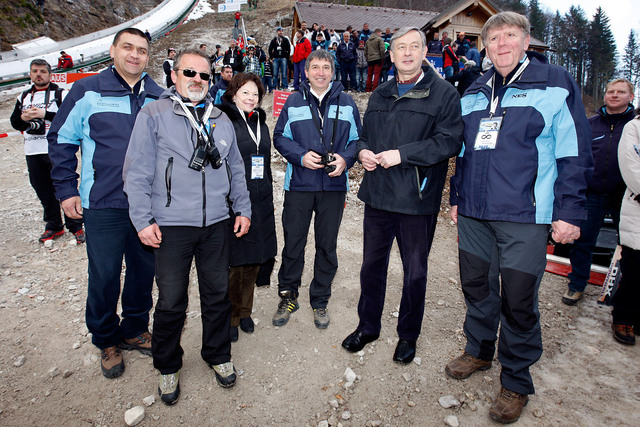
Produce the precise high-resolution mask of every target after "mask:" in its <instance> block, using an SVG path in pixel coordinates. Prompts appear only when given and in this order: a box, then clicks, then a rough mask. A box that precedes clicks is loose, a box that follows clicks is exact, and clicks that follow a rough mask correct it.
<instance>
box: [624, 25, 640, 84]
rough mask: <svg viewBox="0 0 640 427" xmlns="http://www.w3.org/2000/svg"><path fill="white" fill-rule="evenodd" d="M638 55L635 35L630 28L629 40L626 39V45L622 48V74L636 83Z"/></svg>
mask: <svg viewBox="0 0 640 427" xmlns="http://www.w3.org/2000/svg"><path fill="white" fill-rule="evenodd" d="M638 55H640V53H638V43H637V42H636V35H635V33H634V32H633V30H631V31H629V40H628V41H627V46H626V47H625V48H624V56H623V57H622V76H623V77H624V78H626V79H628V80H629V81H630V82H634V83H637V79H638V76H637V74H636V72H637V63H638Z"/></svg>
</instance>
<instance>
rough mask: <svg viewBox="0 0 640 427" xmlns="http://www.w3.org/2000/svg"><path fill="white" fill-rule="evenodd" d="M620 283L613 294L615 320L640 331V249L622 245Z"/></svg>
mask: <svg viewBox="0 0 640 427" xmlns="http://www.w3.org/2000/svg"><path fill="white" fill-rule="evenodd" d="M620 272H621V274H622V277H621V278H620V285H619V286H618V290H617V291H616V293H615V294H614V295H613V301H612V303H611V305H613V311H612V315H613V321H614V323H620V324H624V325H631V326H633V327H634V329H635V332H636V333H638V332H640V313H639V311H640V251H639V250H635V249H632V248H630V247H628V246H622V257H621V258H620Z"/></svg>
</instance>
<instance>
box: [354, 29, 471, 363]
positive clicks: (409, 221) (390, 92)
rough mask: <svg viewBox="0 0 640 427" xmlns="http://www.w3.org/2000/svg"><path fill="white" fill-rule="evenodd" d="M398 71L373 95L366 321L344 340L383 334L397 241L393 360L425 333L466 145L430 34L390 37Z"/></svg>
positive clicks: (408, 354) (406, 356)
mask: <svg viewBox="0 0 640 427" xmlns="http://www.w3.org/2000/svg"><path fill="white" fill-rule="evenodd" d="M390 50H391V59H392V61H393V63H394V65H395V67H396V70H397V73H396V77H395V78H394V79H393V80H390V81H388V82H386V83H384V84H383V85H382V86H380V87H379V88H378V89H377V90H376V91H375V92H374V93H373V95H371V99H370V100H369V106H368V108H367V112H366V113H365V115H364V126H363V130H362V136H361V137H360V140H359V141H358V158H359V159H360V161H361V162H362V165H363V166H364V168H365V170H366V172H365V174H364V179H363V180H362V185H361V187H360V191H359V192H358V198H359V199H360V200H362V201H363V202H364V203H365V210H364V223H363V229H364V245H363V260H362V268H361V269H360V288H361V293H360V301H359V303H358V316H359V317H360V322H359V323H358V327H357V329H356V330H355V332H353V333H352V334H351V335H349V336H348V337H347V338H345V340H344V341H343V342H342V346H343V347H344V348H345V349H347V350H348V351H351V352H357V351H360V350H362V348H363V347H364V346H365V345H366V344H367V343H369V342H371V341H374V340H376V339H378V337H379V335H380V328H381V324H380V319H381V316H382V309H383V306H384V300H385V290H386V285H387V268H388V265H389V253H390V251H391V246H392V244H393V240H394V239H396V241H397V243H398V247H399V249H400V254H401V255H400V256H401V258H402V265H403V268H404V281H403V288H402V300H401V302H400V316H399V318H398V327H397V331H398V338H399V340H398V344H397V347H396V350H395V353H394V355H393V360H394V361H396V362H398V363H405V364H406V363H409V362H411V361H412V360H413V358H414V356H415V352H416V340H417V339H418V336H419V335H420V328H421V326H422V317H423V314H424V300H425V291H426V286H427V259H428V256H429V250H430V249H431V242H432V241H433V235H434V233H435V228H436V221H437V216H438V212H439V211H440V199H441V197H442V188H443V186H444V182H445V179H446V175H447V165H448V159H449V158H451V157H453V156H455V155H456V154H457V153H459V152H460V147H461V142H460V141H461V137H462V120H461V116H460V104H459V102H458V97H457V96H456V95H455V89H454V88H453V87H452V86H451V85H450V84H448V83H447V82H445V81H443V80H442V79H440V77H439V76H438V75H436V73H435V72H434V71H433V70H432V69H431V68H427V71H426V72H423V71H422V68H421V66H422V59H423V58H424V57H425V55H426V53H427V47H426V40H425V36H424V33H423V32H422V31H420V30H419V29H418V28H413V27H405V28H401V29H399V30H398V31H396V32H395V34H394V35H393V37H392V39H391V46H390Z"/></svg>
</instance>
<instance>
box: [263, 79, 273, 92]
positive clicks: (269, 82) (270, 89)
mask: <svg viewBox="0 0 640 427" xmlns="http://www.w3.org/2000/svg"><path fill="white" fill-rule="evenodd" d="M262 86H264V90H265V91H267V92H269V93H271V92H273V84H272V80H271V76H264V77H262Z"/></svg>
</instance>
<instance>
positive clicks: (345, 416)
mask: <svg viewBox="0 0 640 427" xmlns="http://www.w3.org/2000/svg"><path fill="white" fill-rule="evenodd" d="M350 418H351V412H350V411H344V412H343V413H342V419H343V420H348V419H350Z"/></svg>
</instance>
